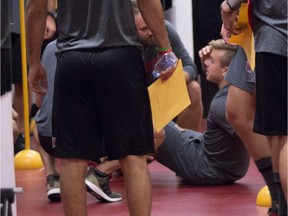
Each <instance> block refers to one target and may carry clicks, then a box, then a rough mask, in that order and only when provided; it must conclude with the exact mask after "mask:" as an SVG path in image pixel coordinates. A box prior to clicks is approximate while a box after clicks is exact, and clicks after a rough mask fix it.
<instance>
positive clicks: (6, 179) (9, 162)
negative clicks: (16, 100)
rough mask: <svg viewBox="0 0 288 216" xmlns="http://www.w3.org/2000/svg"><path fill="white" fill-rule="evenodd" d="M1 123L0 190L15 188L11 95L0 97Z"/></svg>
mask: <svg viewBox="0 0 288 216" xmlns="http://www.w3.org/2000/svg"><path fill="white" fill-rule="evenodd" d="M0 104H1V106H0V121H1V132H0V137H1V138H0V140H1V143H0V145H1V160H0V161H1V162H0V163H1V181H0V187H1V188H15V169H14V148H13V134H12V105H11V104H12V93H11V91H10V92H9V93H6V94H4V95H2V96H1V97H0ZM12 211H13V215H14V216H16V215H17V213H16V196H15V202H14V204H13V205H12Z"/></svg>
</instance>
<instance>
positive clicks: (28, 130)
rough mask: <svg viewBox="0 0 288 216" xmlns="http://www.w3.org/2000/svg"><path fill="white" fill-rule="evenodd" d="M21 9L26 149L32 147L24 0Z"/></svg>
mask: <svg viewBox="0 0 288 216" xmlns="http://www.w3.org/2000/svg"><path fill="white" fill-rule="evenodd" d="M19 11H20V36H21V56H22V57H21V61H22V82H23V106H24V107H23V108H24V135H25V149H30V128H29V100H28V81H27V56H26V31H25V13H24V0H19Z"/></svg>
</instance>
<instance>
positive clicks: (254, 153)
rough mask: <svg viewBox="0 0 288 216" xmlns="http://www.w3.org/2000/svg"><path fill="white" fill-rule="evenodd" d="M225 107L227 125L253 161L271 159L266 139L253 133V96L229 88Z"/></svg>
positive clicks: (234, 88) (237, 89)
mask: <svg viewBox="0 0 288 216" xmlns="http://www.w3.org/2000/svg"><path fill="white" fill-rule="evenodd" d="M226 107H227V119H228V121H229V123H230V124H231V125H232V126H233V127H234V128H235V130H236V132H237V134H238V135H239V137H240V138H241V139H242V141H243V142H244V144H245V147H246V149H247V151H248V152H249V154H250V156H251V157H252V158H253V160H254V161H257V160H259V159H260V158H266V157H271V149H270V146H269V141H268V139H267V137H266V136H263V135H260V134H256V133H254V132H253V124H254V113H255V96H254V94H252V93H248V92H246V91H243V90H240V89H239V88H237V87H235V86H230V87H229V92H228V97H227V104H226Z"/></svg>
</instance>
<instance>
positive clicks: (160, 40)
mask: <svg viewBox="0 0 288 216" xmlns="http://www.w3.org/2000/svg"><path fill="white" fill-rule="evenodd" d="M138 7H139V10H140V11H141V14H142V17H143V19H144V21H145V22H146V24H147V26H148V28H149V29H150V30H151V32H152V34H153V36H154V38H155V41H156V45H157V47H158V53H161V55H163V54H164V53H168V55H169V56H171V58H174V57H175V55H174V53H173V52H172V49H171V45H170V41H169V38H168V33H167V29H166V26H165V23H164V14H163V8H162V5H161V2H160V0H157V1H155V0H138ZM176 66H177V62H176V63H175V64H174V65H173V66H171V67H169V68H168V69H167V70H165V71H162V72H161V73H160V78H161V79H162V81H165V80H168V79H169V78H170V77H171V76H172V74H173V72H174V71H175V69H176Z"/></svg>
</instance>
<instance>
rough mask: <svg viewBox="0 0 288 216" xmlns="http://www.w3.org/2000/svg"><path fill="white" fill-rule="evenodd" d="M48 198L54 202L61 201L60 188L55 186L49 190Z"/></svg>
mask: <svg viewBox="0 0 288 216" xmlns="http://www.w3.org/2000/svg"><path fill="white" fill-rule="evenodd" d="M47 196H48V199H49V200H51V201H52V202H59V201H61V196H60V188H53V189H51V190H49V191H48V192H47Z"/></svg>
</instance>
